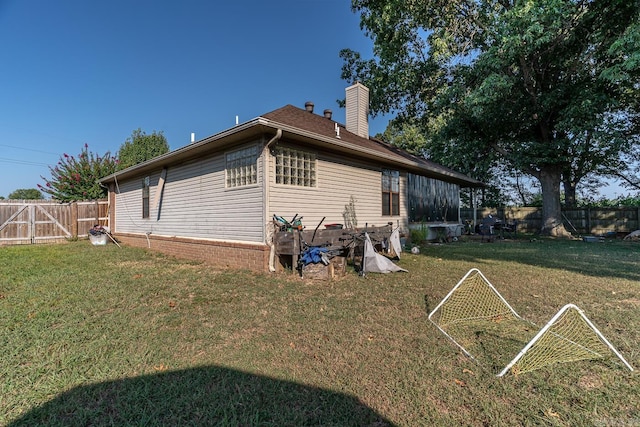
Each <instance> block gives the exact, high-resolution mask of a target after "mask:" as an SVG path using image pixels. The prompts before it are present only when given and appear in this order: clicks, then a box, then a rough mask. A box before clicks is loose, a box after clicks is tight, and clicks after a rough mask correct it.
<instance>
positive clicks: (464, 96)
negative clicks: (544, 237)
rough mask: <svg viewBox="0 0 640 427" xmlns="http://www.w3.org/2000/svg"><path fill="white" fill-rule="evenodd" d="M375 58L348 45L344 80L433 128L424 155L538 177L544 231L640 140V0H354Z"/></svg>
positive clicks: (377, 106)
mask: <svg viewBox="0 0 640 427" xmlns="http://www.w3.org/2000/svg"><path fill="white" fill-rule="evenodd" d="M352 7H353V10H354V11H355V12H359V13H360V16H361V27H362V29H363V30H364V31H365V33H366V34H367V35H368V36H369V37H371V38H372V40H373V42H374V55H375V57H376V58H375V59H368V60H367V59H363V58H362V57H361V55H360V54H359V53H357V52H354V51H351V50H349V49H345V50H343V51H342V52H341V54H340V55H341V57H342V58H343V60H344V64H343V70H342V71H343V72H342V77H343V78H344V79H345V80H348V81H356V80H358V81H361V82H362V83H364V84H366V85H367V86H369V88H370V91H371V106H370V109H371V112H372V113H373V114H377V113H388V112H396V113H397V118H396V119H395V120H394V122H395V126H398V125H399V124H401V123H410V124H412V125H413V126H419V127H420V128H421V129H422V130H423V131H424V132H425V134H426V136H427V138H426V140H427V142H426V144H425V148H424V150H423V152H425V153H426V154H427V155H429V156H431V158H432V159H434V160H436V161H439V162H441V163H444V164H445V165H447V166H450V167H453V168H456V169H457V170H460V171H461V172H464V173H467V174H469V175H470V176H472V177H474V178H477V179H481V180H486V179H487V178H490V177H491V174H490V171H491V170H492V169H493V170H495V168H496V167H498V168H500V167H501V168H504V169H512V170H514V171H519V172H522V173H526V174H528V175H531V176H533V177H535V178H536V179H537V180H538V181H539V183H540V186H541V190H542V204H543V217H544V226H543V229H542V230H541V231H542V232H543V233H546V234H552V235H561V234H564V232H565V230H564V227H563V226H562V218H561V210H560V209H561V205H560V188H561V185H564V190H565V195H566V197H567V198H568V199H570V196H571V194H572V192H573V194H575V186H576V185H577V184H578V183H579V182H580V181H581V180H583V179H585V178H587V177H593V176H598V175H607V174H611V173H612V172H613V171H616V170H620V169H621V168H624V167H625V165H624V163H623V162H622V159H621V153H625V152H629V151H632V150H633V149H634V147H637V145H638V129H639V127H640V111H639V109H638V102H639V101H638V89H639V82H640V80H639V77H640V24H639V13H640V12H639V11H640V2H638V1H637V0H632V1H629V0H493V1H489V0H481V1H476V0H447V1H443V0H419V1H414V2H407V1H404V0H384V1H383V0H354V1H353V3H352Z"/></svg>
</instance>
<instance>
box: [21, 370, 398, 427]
mask: <svg viewBox="0 0 640 427" xmlns="http://www.w3.org/2000/svg"><path fill="white" fill-rule="evenodd" d="M34 425H38V426H89V425H90V426H113V425H131V426H133V425H144V426H183V425H190V426H212V425H216V426H226V425H229V426H257V425H261V426H294V425H295V426H321V425H322V426H351V425H352V426H377V427H378V426H390V425H392V423H391V422H389V421H387V420H385V419H384V418H383V417H381V416H380V415H378V414H377V413H376V412H375V411H373V410H372V409H371V408H369V407H367V406H366V405H364V404H363V403H362V402H360V401H359V400H358V399H357V398H356V397H354V396H350V395H346V394H343V393H338V392H334V391H330V390H323V389H319V388H315V387H310V386H305V385H301V384H296V383H292V382H287V381H282V380H277V379H272V378H267V377H263V376H259V375H253V374H249V373H244V372H240V371H236V370H232V369H227V368H222V367H216V366H208V367H201V368H194V369H187V370H181V371H171V372H169V371H167V372H162V373H158V374H155V375H145V376H139V377H134V378H128V379H123V380H117V381H108V382H103V383H98V384H91V385H86V386H79V387H76V388H74V389H71V390H69V391H67V392H64V393H62V394H60V395H58V396H57V397H55V398H54V399H52V400H50V401H49V402H47V403H44V404H43V405H41V406H39V407H36V408H34V409H32V410H31V411H29V412H28V413H26V414H25V415H24V416H22V417H21V418H19V419H17V420H15V421H13V422H11V423H10V424H9V426H11V427H17V426H34Z"/></svg>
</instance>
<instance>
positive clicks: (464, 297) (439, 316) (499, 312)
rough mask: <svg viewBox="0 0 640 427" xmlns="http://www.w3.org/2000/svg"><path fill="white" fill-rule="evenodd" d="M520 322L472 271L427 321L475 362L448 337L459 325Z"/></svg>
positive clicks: (482, 276)
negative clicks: (484, 322)
mask: <svg viewBox="0 0 640 427" xmlns="http://www.w3.org/2000/svg"><path fill="white" fill-rule="evenodd" d="M504 319H512V320H513V319H515V320H522V318H521V317H520V315H518V313H516V311H515V310H514V309H513V308H512V307H511V306H510V305H509V303H508V302H507V300H505V299H504V298H503V297H502V295H500V293H499V292H498V291H497V290H496V288H494V287H493V285H492V284H491V283H490V282H489V281H488V280H487V278H486V277H484V275H483V274H482V272H480V270H478V269H477V268H472V269H471V270H469V271H468V272H467V274H465V275H464V277H463V278H462V279H460V281H459V282H458V283H457V284H456V285H455V286H454V287H453V289H451V291H450V292H449V293H448V294H447V296H445V297H444V298H443V300H442V301H440V303H439V304H438V305H437V306H436V307H435V308H434V309H433V311H432V312H431V313H430V314H429V320H430V321H431V322H433V324H434V325H436V327H437V328H438V329H439V330H440V331H441V332H442V333H443V334H445V335H446V336H447V337H448V338H449V339H450V340H451V341H452V342H453V343H454V344H456V345H457V346H458V347H460V349H461V350H462V351H463V352H464V354H466V355H467V356H469V357H471V358H472V359H474V360H475V359H476V358H475V357H474V355H473V354H471V352H469V351H468V350H467V349H466V348H465V347H464V345H463V344H461V343H459V342H458V341H457V340H456V339H455V338H454V337H453V336H452V335H456V334H455V331H456V330H457V329H458V328H457V327H459V326H460V325H464V324H469V323H472V322H478V321H501V320H504Z"/></svg>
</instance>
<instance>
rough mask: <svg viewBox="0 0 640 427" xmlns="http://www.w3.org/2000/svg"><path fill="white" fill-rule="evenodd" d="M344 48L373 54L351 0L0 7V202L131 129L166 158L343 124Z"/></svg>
mask: <svg viewBox="0 0 640 427" xmlns="http://www.w3.org/2000/svg"><path fill="white" fill-rule="evenodd" d="M343 48H350V49H353V50H356V51H359V52H360V53H361V54H363V56H365V57H371V55H372V52H371V49H372V42H371V40H370V39H368V38H367V37H366V36H365V35H364V33H363V31H362V30H360V26H359V16H358V15H356V14H354V13H353V12H352V11H351V8H350V1H349V0H274V1H259V0H253V1H252V0H235V1H233V2H214V1H207V0H180V1H158V0H155V1H152V0H110V1H105V2H95V1H87V0H58V1H52V0H0V81H1V82H2V95H1V96H0V171H1V172H0V196H4V197H7V196H8V195H9V194H10V193H11V192H13V191H14V190H16V189H20V188H36V187H37V185H38V184H44V181H43V180H42V178H41V176H44V177H47V178H48V177H49V176H50V174H49V166H55V164H56V163H57V162H58V160H59V159H60V157H61V156H62V155H63V154H65V153H66V154H69V155H77V154H78V153H80V151H81V150H82V147H83V146H84V144H88V146H89V150H90V151H92V152H93V153H96V154H98V155H102V154H104V153H106V152H107V151H109V152H111V154H114V155H115V154H116V153H117V151H118V149H119V148H120V145H121V144H122V143H124V142H125V140H126V139H127V138H128V137H129V136H130V135H131V133H132V132H133V130H135V129H138V128H141V129H142V130H144V131H145V132H147V133H151V132H152V131H154V130H155V131H163V132H164V135H165V136H166V137H167V140H168V142H169V145H170V147H171V149H177V148H180V147H182V146H183V145H185V144H188V143H189V141H190V137H191V133H192V132H193V133H195V135H196V139H202V138H205V137H206V136H209V135H212V134H215V133H217V132H220V131H222V130H225V129H227V128H230V127H232V126H234V125H235V120H236V116H238V119H239V121H240V122H241V123H242V122H245V121H248V120H251V119H253V118H255V117H258V116H259V115H261V114H264V113H267V112H269V111H272V110H274V109H276V108H279V107H282V106H284V105H286V104H293V105H296V106H299V107H301V108H303V107H304V103H305V102H306V101H312V102H314V103H315V108H316V111H317V112H321V111H322V110H324V109H325V108H330V109H331V110H333V117H334V119H335V120H337V121H339V122H344V110H343V109H340V108H338V105H337V103H336V100H338V99H342V98H344V96H345V93H344V89H345V88H346V87H347V86H348V85H349V82H345V81H343V80H341V79H340V69H341V66H342V60H341V59H340V58H339V56H338V53H339V51H340V49H343ZM389 118H390V117H377V118H374V119H371V120H370V122H369V133H370V134H371V135H375V134H376V133H379V132H382V131H384V129H385V128H386V126H387V123H388V120H389ZM616 191H617V192H618V194H625V193H626V192H625V191H621V190H620V189H616V188H611V189H609V190H608V191H603V193H606V194H607V195H609V196H610V197H614V195H615V192H616Z"/></svg>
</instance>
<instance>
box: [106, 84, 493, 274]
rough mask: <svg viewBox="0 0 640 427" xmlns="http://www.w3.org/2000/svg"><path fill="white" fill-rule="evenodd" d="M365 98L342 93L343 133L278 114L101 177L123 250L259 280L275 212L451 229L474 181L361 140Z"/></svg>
mask: <svg viewBox="0 0 640 427" xmlns="http://www.w3.org/2000/svg"><path fill="white" fill-rule="evenodd" d="M368 92H369V90H368V89H367V88H366V87H365V86H363V85H361V84H360V83H356V84H355V85H353V86H350V87H348V88H347V89H346V125H342V124H340V123H338V122H336V121H334V120H333V118H332V113H331V111H329V110H325V111H324V112H323V114H322V115H319V114H316V113H315V112H314V111H313V108H314V106H313V104H312V103H307V104H306V106H305V108H304V109H302V108H298V107H294V106H292V105H286V106H284V107H282V108H279V109H277V110H274V111H271V112H269V113H267V114H264V115H262V116H260V117H257V118H255V119H253V120H251V121H248V122H246V123H242V124H239V125H236V126H234V127H232V128H230V129H227V130H224V131H222V132H220V133H217V134H215V135H212V136H209V137H207V138H205V139H203V140H200V141H197V142H193V143H191V144H189V145H187V146H184V147H182V148H179V149H177V150H174V151H171V152H169V153H167V154H164V155H161V156H158V157H156V158H154V159H152V160H149V161H146V162H144V163H141V164H138V165H135V166H132V167H130V168H128V169H125V170H122V171H119V172H117V173H115V174H112V175H110V176H107V177H105V178H103V179H101V183H102V184H103V185H105V186H107V187H108V189H109V204H110V211H109V217H110V223H109V225H110V227H111V231H112V233H113V234H114V235H115V236H116V237H117V238H118V239H119V240H120V241H121V242H123V243H125V244H129V245H134V246H142V247H148V248H151V249H154V250H158V251H161V252H164V253H167V254H171V255H175V256H179V257H188V258H191V259H198V260H204V261H207V262H210V263H212V264H215V265H219V266H229V267H236V268H246V269H252V270H258V271H267V270H268V265H269V250H270V240H269V239H270V236H271V234H272V233H271V231H272V228H271V227H272V218H273V215H274V214H277V215H280V216H283V217H285V218H291V217H293V216H294V215H295V214H298V217H303V221H304V224H305V225H307V226H312V227H314V226H315V225H316V224H318V223H319V222H320V221H321V220H322V219H323V218H326V221H325V223H344V217H343V213H344V212H345V206H347V205H348V204H349V203H350V201H353V206H354V207H355V215H356V216H357V222H358V223H359V224H362V225H364V224H369V225H383V224H387V223H393V224H394V225H396V226H400V227H402V228H403V229H407V228H408V227H409V226H410V223H412V222H420V223H424V222H427V223H428V222H433V223H442V222H453V223H455V224H458V223H459V221H460V219H459V194H460V188H461V187H477V186H481V185H482V183H480V182H479V181H476V180H473V179H471V178H469V177H467V176H465V175H463V174H461V173H458V172H455V171H453V170H450V169H448V168H445V167H443V166H441V165H438V164H436V163H434V162H431V161H429V160H425V159H422V158H418V157H415V156H413V155H411V154H409V153H407V152H405V151H403V150H401V149H399V148H396V147H393V146H391V145H389V144H386V143H384V142H382V141H379V140H376V139H373V138H370V137H369V134H368V122H367V113H368V104H369V101H368V99H369V93H368Z"/></svg>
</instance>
